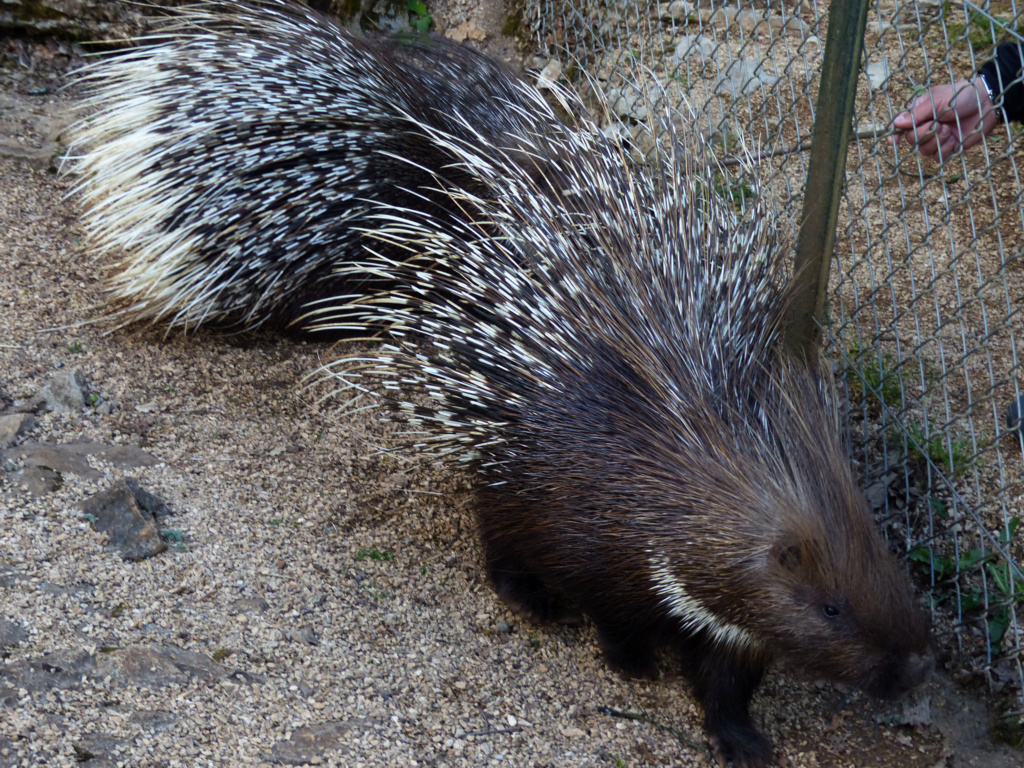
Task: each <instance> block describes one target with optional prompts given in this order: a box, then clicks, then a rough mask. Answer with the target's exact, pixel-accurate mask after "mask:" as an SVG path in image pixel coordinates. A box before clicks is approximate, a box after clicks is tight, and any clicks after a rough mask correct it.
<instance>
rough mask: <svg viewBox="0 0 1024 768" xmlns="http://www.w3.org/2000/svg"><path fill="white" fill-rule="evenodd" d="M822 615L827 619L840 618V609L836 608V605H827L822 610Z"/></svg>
mask: <svg viewBox="0 0 1024 768" xmlns="http://www.w3.org/2000/svg"><path fill="white" fill-rule="evenodd" d="M822 613H824V614H825V618H826V619H834V618H836V617H837V616H839V609H838V608H836V607H835V606H834V605H826V606H825V607H824V608H822Z"/></svg>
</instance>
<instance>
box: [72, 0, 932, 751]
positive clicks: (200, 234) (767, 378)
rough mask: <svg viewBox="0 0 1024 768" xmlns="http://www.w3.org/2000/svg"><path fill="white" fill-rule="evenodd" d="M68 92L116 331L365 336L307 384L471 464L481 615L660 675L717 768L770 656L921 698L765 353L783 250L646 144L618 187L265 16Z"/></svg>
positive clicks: (387, 44)
mask: <svg viewBox="0 0 1024 768" xmlns="http://www.w3.org/2000/svg"><path fill="white" fill-rule="evenodd" d="M86 81H87V82H88V83H89V84H90V85H91V86H92V87H93V88H94V89H95V92H94V96H93V98H92V101H91V105H92V108H93V109H94V110H95V111H94V113H93V115H92V117H91V118H90V121H89V123H88V124H87V127H86V128H85V129H84V130H83V131H82V132H81V134H80V136H79V138H78V140H77V141H76V143H75V145H74V146H75V147H77V148H82V147H85V148H86V151H85V152H84V154H83V155H82V157H81V162H80V170H81V172H82V174H83V175H82V178H81V181H80V184H79V188H80V190H81V192H82V194H83V197H84V199H85V202H86V207H87V212H86V222H87V225H88V234H89V240H90V242H91V244H92V246H93V248H94V249H95V250H97V251H99V252H101V253H107V252H123V253H124V256H123V257H122V260H121V262H120V263H119V264H117V265H116V266H115V275H114V278H113V286H114V295H115V300H116V301H117V302H118V303H119V304H120V305H121V306H122V307H123V308H125V311H126V312H127V313H128V317H129V318H137V319H150V320H162V321H166V322H168V324H169V325H170V326H172V327H174V326H182V327H194V326H196V325H198V324H200V323H203V322H214V323H219V324H231V323H234V324H240V325H243V326H246V327H248V326H252V325H256V324H259V323H261V322H264V321H270V322H272V323H277V324H287V323H289V322H294V321H295V320H296V319H297V318H304V322H306V323H308V324H311V325H312V327H318V328H335V329H338V328H341V329H348V330H351V329H359V328H364V329H366V328H369V329H376V331H377V333H378V336H380V337H382V338H383V339H384V344H383V346H380V347H379V348H377V349H376V350H375V351H374V352H372V353H369V352H368V353H365V354H364V356H362V357H360V356H358V355H353V356H348V357H346V358H343V359H342V360H340V361H339V362H338V363H337V364H335V365H334V366H333V367H332V368H331V369H330V370H331V372H332V373H333V375H335V376H336V377H337V383H338V386H339V389H341V390H346V389H347V390H351V391H354V392H355V395H354V396H355V397H357V398H358V397H364V396H370V395H369V392H368V390H367V388H366V387H365V386H364V383H365V381H366V380H367V379H375V378H379V379H382V380H383V381H384V392H385V395H384V396H383V399H382V405H383V407H384V408H385V409H386V410H388V411H390V412H392V413H393V414H395V415H397V416H399V417H400V418H403V419H405V420H407V421H408V422H409V423H410V424H412V425H414V426H415V427H417V428H420V429H422V431H423V432H424V433H425V434H426V435H427V437H425V438H424V440H423V444H424V445H426V446H433V449H434V450H436V451H438V452H440V453H442V454H448V455H449V456H450V457H451V458H453V459H457V460H460V461H461V462H462V463H463V464H465V465H466V466H467V467H468V468H469V470H470V472H471V475H472V477H473V478H474V482H475V499H476V508H477V515H478V520H479V526H480V530H481V535H482V539H483V542H484V548H485V554H486V559H487V568H488V572H489V576H490V578H491V580H492V582H493V584H494V586H495V588H496V590H497V592H498V593H499V595H500V596H501V597H502V598H503V599H504V600H505V601H506V602H507V603H508V604H509V605H510V606H511V607H513V608H514V609H515V610H517V611H518V612H519V613H520V614H522V615H524V616H525V617H526V618H528V619H530V620H535V621H542V620H544V619H546V618H549V616H550V614H551V612H552V604H553V599H554V596H556V595H560V596H562V597H565V598H567V599H569V600H571V601H573V602H575V603H577V604H578V605H579V606H580V607H581V608H582V609H583V611H584V612H585V613H586V614H587V615H588V616H589V617H590V618H591V620H592V621H593V622H594V624H595V626H596V628H597V631H598V635H599V639H600V642H601V645H602V648H603V650H604V652H605V654H606V656H607V657H608V659H609V660H610V661H611V662H612V663H613V664H614V665H615V666H617V667H619V668H620V669H622V670H624V671H625V672H627V673H629V674H635V675H650V674H652V673H653V672H654V671H655V670H656V656H655V650H656V647H657V646H658V645H659V644H662V643H668V644H669V645H672V646H674V647H676V648H678V649H680V650H681V651H682V654H681V657H682V659H683V664H684V668H685V671H686V672H687V673H688V675H689V677H690V679H691V680H692V682H693V684H694V686H695V689H696V692H697V694H698V695H699V697H700V699H701V701H702V703H703V706H704V709H705V718H706V726H707V729H708V732H709V736H710V739H711V742H712V745H713V749H714V751H715V754H716V756H717V758H718V760H719V762H721V763H724V762H725V761H726V760H732V762H733V763H734V764H736V765H742V766H754V767H755V768H756V767H759V766H763V765H765V764H767V763H768V762H769V761H770V759H771V753H772V749H771V743H770V741H769V740H768V739H767V738H766V737H765V736H764V735H763V734H761V733H760V732H759V731H758V730H757V729H756V727H755V726H754V724H753V722H752V719H751V716H750V713H749V703H750V700H751V697H752V695H753V693H754V691H755V689H756V688H757V686H758V684H759V682H760V680H761V677H762V675H763V673H764V670H765V668H766V666H767V665H768V664H769V663H770V662H771V661H772V660H773V659H774V658H776V657H779V656H783V657H788V658H790V659H792V660H793V661H795V662H796V663H797V664H798V665H799V666H800V667H802V668H803V669H804V670H806V671H808V672H810V673H812V674H815V675H820V676H825V677H828V678H830V679H833V680H836V681H841V682H846V683H851V684H855V685H858V686H861V687H862V688H864V689H866V690H867V691H868V692H870V693H872V694H875V695H878V696H883V697H884V696H892V695H896V694H899V693H901V692H903V691H905V690H907V689H909V688H911V687H913V686H914V685H916V684H918V683H919V682H921V680H922V679H923V677H924V676H925V675H926V674H927V671H928V669H929V668H930V664H931V658H932V657H931V651H930V639H929V632H928V627H927V620H926V617H925V615H924V614H923V612H922V611H920V610H919V609H918V608H917V607H916V605H915V603H914V600H913V597H912V594H911V590H910V587H909V584H908V582H907V580H906V578H905V576H904V575H903V574H902V573H901V570H900V567H899V566H898V564H897V562H896V560H895V559H894V558H893V557H892V556H891V554H890V553H889V552H888V551H887V550H886V547H885V545H884V543H883V541H882V539H881V537H880V536H879V534H878V532H877V530H876V529H875V527H874V524H873V521H872V519H871V516H870V514H869V512H868V510H867V507H866V504H865V502H864V500H863V497H862V495H861V493H860V492H859V491H858V489H857V488H856V484H855V482H854V480H853V477H852V474H851V472H850V468H849V465H848V463H847V461H846V458H845V453H844V451H843V448H842V442H841V439H840V437H839V434H840V431H839V426H838V419H837V415H836V407H835V404H834V402H833V396H832V394H831V391H830V387H829V386H828V381H827V377H825V376H824V375H823V374H822V373H821V372H820V371H819V370H818V369H817V368H811V367H808V366H807V365H805V364H804V363H803V362H802V361H801V360H799V359H797V358H796V357H794V356H793V355H791V354H790V353H788V352H787V351H786V349H785V348H784V345H783V343H782V341H781V335H782V327H783V323H784V321H785V315H786V307H787V304H788V292H789V288H788V285H787V281H786V279H785V269H784V264H783V262H784V259H785V256H786V253H787V243H786V240H785V238H783V237H780V236H779V234H778V233H777V231H776V229H777V228H776V226H775V225H774V221H773V217H772V216H771V215H770V211H769V209H768V205H767V203H766V202H765V201H764V200H763V199H759V200H757V201H755V202H754V204H753V205H752V206H751V207H750V208H749V209H748V211H747V212H746V213H744V214H740V213H737V212H736V211H735V210H734V209H733V207H732V205H731V203H730V202H728V201H726V200H723V199H720V198H719V196H718V195H717V194H715V193H713V192H712V190H713V189H714V187H715V180H716V179H715V173H716V171H715V168H714V166H713V164H709V163H705V162H703V160H702V159H701V158H702V157H703V155H702V154H701V153H700V152H699V151H698V152H697V153H696V154H694V152H693V150H692V147H691V146H690V145H689V144H688V149H686V150H684V149H682V146H681V139H682V138H683V137H680V136H676V135H675V129H674V128H672V122H671V120H666V121H662V122H661V123H659V124H658V125H659V127H658V128H657V129H655V128H654V127H651V129H650V130H651V137H650V138H651V139H652V144H653V146H655V147H660V149H658V150H657V151H656V152H655V155H656V158H655V159H654V161H653V163H651V164H640V163H638V162H636V161H635V160H634V159H632V157H631V155H630V153H629V152H627V151H626V150H625V149H624V148H623V146H622V145H621V144H620V143H619V142H618V141H616V140H615V139H614V138H608V137H606V136H605V135H604V134H602V133H601V131H600V130H599V129H598V127H597V126H596V124H595V123H594V122H593V121H592V120H591V119H590V118H589V117H587V116H586V114H585V113H582V112H581V111H580V110H579V109H578V106H579V105H578V104H576V105H575V107H576V108H575V109H574V110H573V111H574V112H579V114H578V116H577V117H575V118H572V119H571V120H570V121H568V122H565V123H563V122H562V120H560V119H559V118H558V117H557V116H556V113H555V111H554V110H553V109H552V108H551V107H550V106H549V105H548V104H547V102H546V101H545V100H544V98H543V97H542V96H541V94H539V93H538V92H537V91H536V90H535V89H534V88H532V87H530V86H529V85H527V84H526V83H525V82H523V81H522V80H521V79H519V78H518V77H516V76H514V75H512V74H510V73H509V72H508V71H507V70H506V69H505V68H504V67H502V66H499V65H497V64H495V63H493V62H491V61H490V60H488V59H487V58H485V57H483V56H482V55H480V54H478V53H475V52H473V51H471V50H469V49H467V48H463V47H460V46H457V45H454V44H450V43H445V42H442V41H439V40H409V39H407V40H404V41H395V40H386V39H363V38H359V37H356V36H355V35H353V34H352V33H350V32H348V31H346V30H344V29H342V28H341V27H339V26H338V25H337V24H336V23H334V22H333V21H331V20H329V19H327V18H324V17H322V16H320V15H318V14H316V13H314V12H312V11H309V10H307V9H305V8H302V7H299V6H295V5H291V4H289V3H287V2H283V1H281V0H268V1H267V2H263V3H259V4H214V5H204V6H199V7H196V8H193V9H190V10H188V11H186V12H184V15H183V16H182V17H181V19H180V20H179V22H177V23H176V24H174V25H172V26H170V27H168V28H167V29H165V30H164V31H163V32H162V33H161V36H160V37H159V38H158V39H156V40H155V41H152V42H151V43H150V45H149V46H147V47H144V48H141V49H139V50H135V51H132V52H129V53H127V54H125V55H123V56H120V57H117V58H115V59H114V60H113V61H111V62H108V63H105V64H102V65H100V66H99V67H98V68H96V69H93V70H92V71H91V72H90V73H89V74H88V75H87V76H86ZM650 111H651V112H652V114H653V113H654V109H653V108H652V109H651V110H650ZM652 126H653V122H652ZM666 135H667V136H668V138H670V139H673V141H670V142H668V143H665V142H664V141H663V140H664V139H665V138H666ZM676 139H679V140H680V141H675V140H676ZM318 300H320V301H318ZM311 307H312V308H313V309H312V313H311V314H308V313H310V312H311V309H310V308H311ZM382 329H383V330H382ZM402 392H405V393H407V394H408V393H412V394H414V395H417V394H418V396H412V397H404V396H403V395H402V394H401V393H402Z"/></svg>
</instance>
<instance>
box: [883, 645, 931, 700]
mask: <svg viewBox="0 0 1024 768" xmlns="http://www.w3.org/2000/svg"><path fill="white" fill-rule="evenodd" d="M934 667H935V655H934V654H933V653H932V652H931V650H930V649H929V650H927V651H924V652H914V653H911V654H909V655H908V656H907V659H906V661H905V662H904V663H903V664H902V665H901V666H900V667H899V669H898V670H897V671H896V680H895V681H894V685H893V692H894V693H895V694H896V695H897V696H900V695H902V694H904V693H906V692H907V691H909V690H911V689H912V688H916V687H917V686H919V685H921V684H922V683H923V682H925V680H927V679H928V676H929V675H931V673H932V669H933V668H934Z"/></svg>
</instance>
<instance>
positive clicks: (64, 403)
mask: <svg viewBox="0 0 1024 768" xmlns="http://www.w3.org/2000/svg"><path fill="white" fill-rule="evenodd" d="M36 399H37V401H39V402H41V403H45V404H46V410H48V411H56V412H57V413H81V411H82V409H83V408H85V392H84V391H83V388H82V383H81V377H80V374H79V373H78V371H67V370H64V371H57V372H56V373H55V374H54V375H53V377H52V378H51V379H50V380H49V381H48V382H47V383H46V384H45V385H44V386H43V388H42V389H41V390H39V395H38V397H37V398H36Z"/></svg>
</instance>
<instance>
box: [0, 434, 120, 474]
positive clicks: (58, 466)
mask: <svg viewBox="0 0 1024 768" xmlns="http://www.w3.org/2000/svg"><path fill="white" fill-rule="evenodd" d="M4 453H6V454H7V455H8V456H11V457H16V456H20V457H21V460H22V461H23V462H24V464H25V467H26V468H43V469H51V470H53V471H55V472H59V473H62V474H63V473H64V472H71V473H72V474H75V475H80V476H81V477H84V478H86V479H87V480H97V479H99V478H100V477H102V475H101V474H100V473H99V472H98V471H97V470H95V469H93V468H92V467H91V466H89V460H88V459H87V458H86V456H87V455H88V452H86V451H83V450H82V449H81V448H80V447H79V446H78V445H77V444H66V445H45V444H41V443H26V444H25V445H22V446H20V447H19V448H12V449H10V450H8V451H5V452H4Z"/></svg>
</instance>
